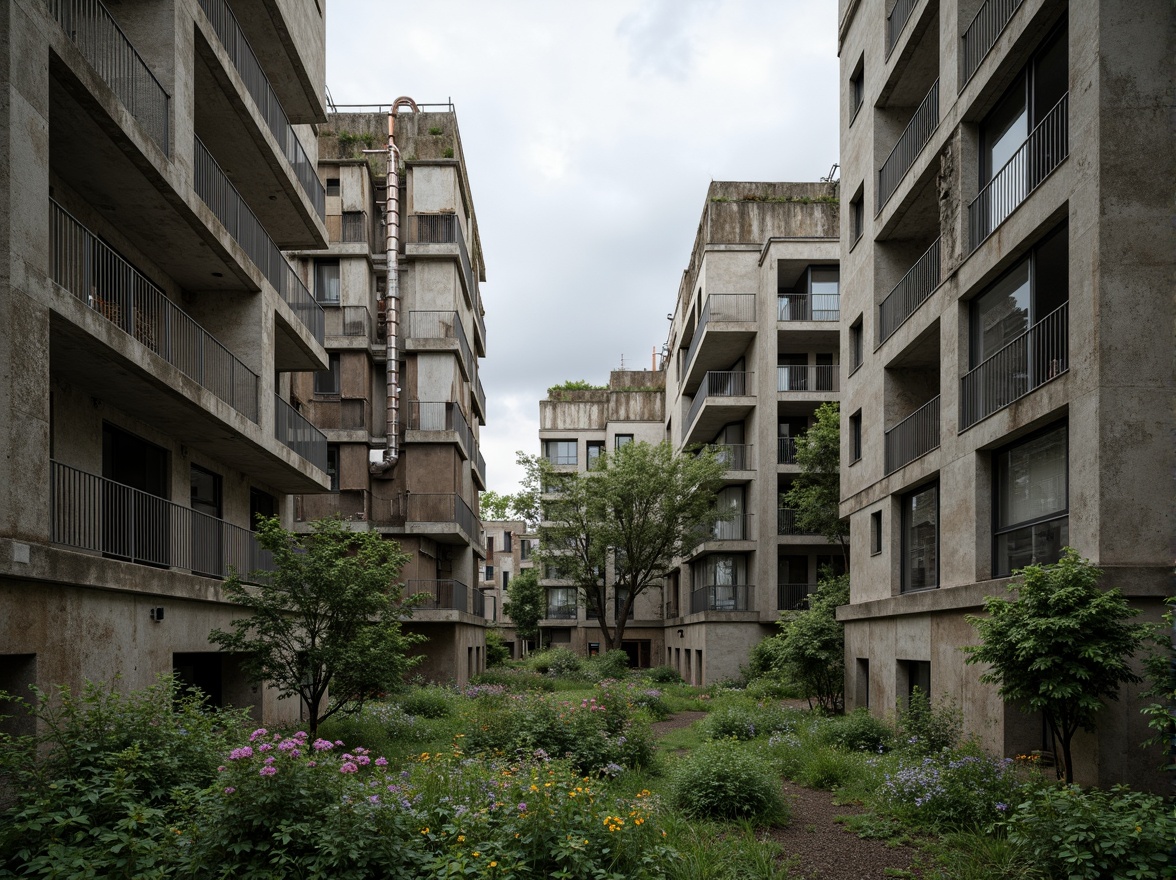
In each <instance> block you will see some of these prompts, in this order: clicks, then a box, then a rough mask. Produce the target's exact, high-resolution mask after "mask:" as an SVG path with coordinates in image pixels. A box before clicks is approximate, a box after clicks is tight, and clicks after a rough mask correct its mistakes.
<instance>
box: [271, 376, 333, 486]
mask: <svg viewBox="0 0 1176 880" xmlns="http://www.w3.org/2000/svg"><path fill="white" fill-rule="evenodd" d="M274 437H275V438H276V439H277V440H278V442H279V443H282V444H284V445H285V446H287V447H289V448H290V449H293V450H294V451H295V452H296V453H298V454H299V455H301V456H302V457H303V458H305V459H306V460H307V461H309V462H310V463H311V464H313V465H314V466H315V467H316V468H318V469H319V470H321V471H325V470H326V469H327V436H326V434H324V433H323V432H322V431H320V430H319V429H318V428H316V427H315V426H314V425H312V424H311V423H310V422H309V421H307V420H306V418H305V417H304V416H303V415H302V414H301V413H300V412H298V410H296V409H294V407H292V406H290V404H288V403H287V402H286V401H284V400H283V399H282V398H281V396H280V395H278V394H275V395H274Z"/></svg>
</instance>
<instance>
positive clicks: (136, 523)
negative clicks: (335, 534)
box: [49, 461, 275, 581]
mask: <svg viewBox="0 0 1176 880" xmlns="http://www.w3.org/2000/svg"><path fill="white" fill-rule="evenodd" d="M49 479H50V519H51V524H52V536H51V540H52V541H53V542H54V543H55V544H64V545H65V546H67V547H77V548H78V549H80V550H90V551H93V552H95V553H101V554H103V555H104V556H109V557H111V558H114V559H121V560H125V561H127V562H134V563H137V564H140V565H152V566H156V567H159V568H178V569H184V570H186V571H190V572H192V573H193V574H199V575H205V576H208V577H218V578H223V577H227V576H228V575H229V574H230V573H232V572H236V573H237V574H238V575H239V576H240V577H241V579H242V580H247V581H254V580H255V579H254V578H253V577H252V575H253V573H254V572H258V571H274V570H275V566H274V560H273V556H272V555H271V554H270V552H269V551H268V550H263V549H262V548H261V546H260V545H258V543H257V539H256V536H255V534H254V533H253V532H251V531H249V530H248V529H243V528H241V527H240V526H235V525H232V524H231V523H227V522H225V521H224V520H223V519H218V518H217V517H214V516H209V515H208V514H205V513H200V512H199V511H196V510H192V508H190V507H183V506H182V505H179V504H175V503H174V502H171V501H168V500H167V499H166V498H159V497H158V496H155V495H151V494H150V493H148V492H143V491H140V490H139V489H134V488H132V487H130V486H127V485H125V484H123V483H116V482H115V481H114V480H108V479H106V478H105V477H100V476H97V475H96V474H90V473H86V472H85V471H82V470H79V469H77V468H74V467H70V466H69V465H65V464H62V463H60V462H58V461H50V463H49Z"/></svg>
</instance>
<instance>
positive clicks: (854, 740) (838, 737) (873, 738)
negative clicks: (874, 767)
mask: <svg viewBox="0 0 1176 880" xmlns="http://www.w3.org/2000/svg"><path fill="white" fill-rule="evenodd" d="M822 738H823V739H824V741H825V742H827V743H829V745H832V746H836V747H837V748H839V749H846V750H847V751H851V752H885V751H888V750H889V749H890V748H891V746H892V745H893V743H894V731H892V730H891V729H890V726H889V725H887V724H886V722H884V721H881V720H879V719H877V718H875V717H874V716H873V715H871V714H870V712H869V710H867V709H857V710H855V711H854V712H851V713H850V714H849V715H846V716H844V717H842V718H831V719H829V723H828V724H826V725H825V726H824V728H823V730H822Z"/></svg>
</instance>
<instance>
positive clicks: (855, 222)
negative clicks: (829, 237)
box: [849, 188, 866, 245]
mask: <svg viewBox="0 0 1176 880" xmlns="http://www.w3.org/2000/svg"><path fill="white" fill-rule="evenodd" d="M865 229H866V194H865V190H864V189H861V188H859V189H858V191H857V195H855V196H854V197H853V198H852V199H851V200H850V202H849V241H850V244H851V245H853V244H856V243H857V240H858V239H859V238H861V237H862V233H863V232H864V231H865Z"/></svg>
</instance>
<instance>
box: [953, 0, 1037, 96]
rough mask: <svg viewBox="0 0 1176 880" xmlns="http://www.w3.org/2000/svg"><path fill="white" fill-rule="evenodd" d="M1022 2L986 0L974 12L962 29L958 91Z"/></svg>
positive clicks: (970, 76)
mask: <svg viewBox="0 0 1176 880" xmlns="http://www.w3.org/2000/svg"><path fill="white" fill-rule="evenodd" d="M1022 2H1024V0H988V2H987V3H985V4H984V5H983V6H981V7H980V9H979V10H978V11H977V12H976V17H975V18H973V19H972V22H971V24H969V25H968V29H967V30H966V31H964V37H963V51H962V52H961V53H960V55H961V61H962V64H963V69H962V70H961V71H960V91H963V89H964V86H966V85H967V84H968V80H970V79H971V78H972V75H973V74H974V73H975V72H976V68H978V67H979V66H980V62H981V61H983V60H984V58H985V57H986V56H987V55H988V53H989V52H990V51H992V47H993V46H995V45H996V40H997V38H998V37H999V36H1000V35H1001V32H1002V31H1003V30H1004V29H1005V25H1007V24H1008V23H1009V20H1010V19H1011V18H1012V17H1013V13H1014V12H1016V11H1017V9H1018V8H1019V7H1020V6H1021V3H1022Z"/></svg>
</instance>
